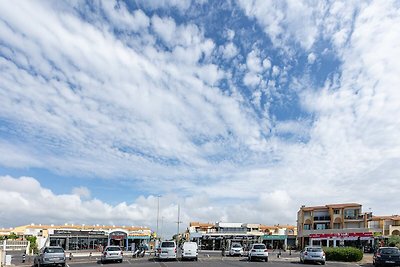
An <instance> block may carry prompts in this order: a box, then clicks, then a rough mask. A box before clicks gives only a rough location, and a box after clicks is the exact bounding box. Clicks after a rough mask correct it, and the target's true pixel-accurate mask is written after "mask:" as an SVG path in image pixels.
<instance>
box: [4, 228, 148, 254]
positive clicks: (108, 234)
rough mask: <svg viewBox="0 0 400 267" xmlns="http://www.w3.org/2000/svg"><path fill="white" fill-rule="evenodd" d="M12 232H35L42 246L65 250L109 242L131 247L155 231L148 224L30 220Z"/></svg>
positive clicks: (91, 247)
mask: <svg viewBox="0 0 400 267" xmlns="http://www.w3.org/2000/svg"><path fill="white" fill-rule="evenodd" d="M11 232H13V233H15V234H17V235H19V236H22V237H25V236H36V237H37V243H38V247H39V249H40V248H42V247H43V246H49V245H50V246H61V247H63V248H64V249H65V250H101V248H102V247H104V246H107V245H117V246H120V247H122V248H123V249H126V250H128V249H129V248H130V247H131V246H132V244H135V246H138V245H139V244H140V243H143V242H144V243H148V242H149V241H150V237H151V234H152V232H151V230H150V229H149V228H147V227H135V226H115V225H113V226H106V225H74V224H65V225H53V224H51V225H42V224H38V225H35V224H30V225H23V226H18V227H15V228H13V229H12V231H11Z"/></svg>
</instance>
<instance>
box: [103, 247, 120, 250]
mask: <svg viewBox="0 0 400 267" xmlns="http://www.w3.org/2000/svg"><path fill="white" fill-rule="evenodd" d="M106 250H107V251H120V250H121V248H120V247H108V248H107V249H106Z"/></svg>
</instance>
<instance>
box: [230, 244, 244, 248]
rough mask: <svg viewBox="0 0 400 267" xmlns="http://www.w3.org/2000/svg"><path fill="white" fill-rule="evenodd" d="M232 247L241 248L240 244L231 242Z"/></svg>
mask: <svg viewBox="0 0 400 267" xmlns="http://www.w3.org/2000/svg"><path fill="white" fill-rule="evenodd" d="M232 247H233V248H241V247H242V246H241V245H240V244H233V245H232Z"/></svg>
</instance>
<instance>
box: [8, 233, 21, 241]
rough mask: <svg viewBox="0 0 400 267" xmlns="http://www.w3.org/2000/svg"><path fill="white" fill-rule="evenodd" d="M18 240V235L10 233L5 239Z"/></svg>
mask: <svg viewBox="0 0 400 267" xmlns="http://www.w3.org/2000/svg"><path fill="white" fill-rule="evenodd" d="M18 238H19V235H17V234H16V233H14V232H11V233H10V234H9V235H8V237H7V239H18Z"/></svg>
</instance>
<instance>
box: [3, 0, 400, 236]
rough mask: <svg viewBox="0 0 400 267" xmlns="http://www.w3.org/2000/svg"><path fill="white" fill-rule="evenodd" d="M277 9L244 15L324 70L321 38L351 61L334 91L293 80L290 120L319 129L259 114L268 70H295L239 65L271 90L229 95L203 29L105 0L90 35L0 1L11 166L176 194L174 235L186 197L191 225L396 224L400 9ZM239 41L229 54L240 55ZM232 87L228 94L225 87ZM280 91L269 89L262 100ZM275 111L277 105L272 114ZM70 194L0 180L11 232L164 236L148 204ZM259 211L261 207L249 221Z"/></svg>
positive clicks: (38, 6)
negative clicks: (375, 218)
mask: <svg viewBox="0 0 400 267" xmlns="http://www.w3.org/2000/svg"><path fill="white" fill-rule="evenodd" d="M282 3H283V2H263V1H261V2H257V1H253V2H247V1H246V2H243V3H242V5H243V7H244V8H245V11H246V14H248V15H249V16H250V17H252V18H255V19H256V20H257V21H258V22H259V23H260V25H261V26H263V28H264V30H265V31H266V32H267V34H268V35H269V36H271V39H272V41H273V42H274V45H275V46H277V47H280V46H284V48H287V46H288V43H290V42H291V41H293V40H295V41H296V42H298V43H300V44H301V46H302V48H303V49H305V50H307V51H308V52H307V54H308V55H309V56H310V55H312V54H310V52H309V51H313V52H312V53H315V56H316V58H315V59H314V60H316V59H317V58H318V60H320V55H319V54H318V52H317V51H315V50H314V49H311V48H313V45H314V44H315V42H316V40H317V39H318V38H320V37H321V38H325V39H324V40H325V41H328V42H332V44H333V46H334V47H333V48H332V50H334V52H335V54H337V56H338V58H339V59H340V61H341V62H343V64H342V65H341V66H340V68H341V69H340V73H337V74H335V75H334V74H332V76H330V77H332V79H330V80H328V81H326V84H325V86H324V88H312V84H311V83H310V82H309V79H307V77H305V78H304V80H303V81H300V82H298V83H299V84H300V85H299V84H297V81H296V80H295V79H293V80H290V79H289V78H288V80H289V81H290V82H291V83H292V86H293V87H294V86H296V88H298V87H301V88H300V89H298V90H294V91H295V92H296V93H298V95H296V96H293V97H294V98H295V97H299V98H300V101H301V103H300V104H301V105H302V106H301V107H296V108H298V109H299V111H300V109H304V110H305V111H307V112H309V113H311V114H312V117H311V118H310V120H311V119H314V118H315V120H314V121H310V122H309V121H308V120H305V122H303V121H301V120H300V121H283V122H282V121H273V122H274V125H275V128H274V129H270V128H269V127H270V125H272V123H271V121H270V120H269V115H271V117H273V115H272V114H268V110H267V111H265V110H263V111H261V112H260V113H262V112H266V113H267V114H266V116H264V117H262V118H260V116H259V114H257V113H256V112H255V111H254V110H253V109H252V108H249V106H250V105H251V104H254V106H256V108H260V107H261V99H262V97H263V96H264V95H262V93H264V91H261V90H264V89H265V88H262V86H264V84H265V81H263V79H262V78H263V77H262V75H263V74H264V72H265V71H266V70H269V69H271V68H272V70H271V72H272V77H279V79H281V77H285V76H288V71H287V68H285V66H284V64H280V62H276V61H277V59H275V58H273V61H274V64H276V65H274V66H273V67H272V64H271V61H270V60H271V59H270V58H268V59H267V58H265V56H264V55H265V53H261V51H258V50H254V51H251V52H250V53H248V54H247V55H244V58H246V64H244V65H243V66H239V67H238V68H243V69H241V70H242V71H243V70H244V71H243V72H245V71H247V72H245V73H243V72H241V73H243V75H244V78H243V79H244V80H243V82H244V83H245V84H247V85H248V86H252V87H256V86H258V87H261V88H252V91H251V96H250V97H249V98H250V99H246V98H245V97H244V96H243V95H241V94H240V92H239V89H237V88H235V85H234V84H233V81H232V80H233V79H232V78H231V77H232V76H233V75H234V74H233V73H225V72H224V71H222V70H221V69H220V68H219V66H218V65H217V63H215V62H214V61H213V60H214V58H212V57H213V54H214V53H215V51H214V50H215V43H214V42H213V40H211V39H208V38H206V37H205V36H204V33H203V30H202V28H201V27H200V26H198V25H195V24H193V23H189V24H180V23H177V22H176V21H175V20H173V19H172V18H169V17H159V16H158V15H153V16H152V17H151V19H149V18H148V17H147V16H146V15H145V13H144V12H142V11H140V10H138V11H135V12H132V13H130V12H129V11H127V10H125V9H124V7H123V5H122V6H121V7H120V8H119V9H114V8H113V6H112V5H111V4H110V3H107V5H110V6H109V7H108V9H107V12H110V14H108V13H107V14H108V15H107V17H106V19H107V20H103V19H102V18H100V17H93V18H91V19H92V20H94V21H93V22H91V23H90V24H89V23H88V22H85V21H82V20H81V19H80V17H79V16H77V15H76V14H75V13H74V12H75V11H71V10H70V9H68V8H67V9H66V10H64V11H63V12H60V11H57V10H56V9H55V8H54V7H52V6H51V5H50V4H45V3H44V2H43V3H42V2H40V3H35V4H31V2H15V3H14V4H13V5H8V4H6V3H5V2H0V17H1V18H2V21H0V36H1V40H2V45H1V46H0V49H1V53H2V54H3V55H5V56H4V57H0V68H1V70H2V71H1V73H0V78H1V79H0V80H1V86H0V98H1V99H2V103H1V105H0V119H1V120H2V123H3V124H2V128H1V131H2V135H1V137H0V162H1V165H2V167H11V168H31V167H34V168H46V169H47V170H48V171H50V172H57V173H61V174H62V175H67V174H70V173H73V174H78V175H81V176H95V177H108V178H110V179H113V178H114V180H113V181H114V182H116V180H117V179H115V178H118V177H128V178H127V179H128V180H129V182H131V183H132V184H134V185H135V186H136V187H135V188H138V191H140V190H142V189H143V190H148V188H152V189H154V190H155V191H162V192H167V193H166V194H165V197H163V198H164V201H163V207H162V216H164V217H165V222H166V224H168V222H169V226H168V227H167V226H166V227H167V228H168V229H175V225H174V223H173V222H174V221H176V213H175V212H176V208H177V203H178V200H181V201H182V202H181V205H182V217H183V218H184V221H185V222H186V223H187V222H188V221H189V220H199V221H217V220H231V221H244V220H246V221H247V222H251V221H253V222H260V223H265V224H274V223H293V224H294V223H295V216H296V215H295V214H296V211H297V209H298V207H299V206H300V205H301V204H306V205H319V204H324V203H337V202H360V203H361V204H363V205H364V208H365V207H371V208H372V210H373V211H374V212H376V213H380V214H385V213H386V214H390V213H393V211H395V210H396V209H397V206H396V205H397V203H396V202H395V201H393V199H396V198H397V197H398V194H399V192H398V189H397V188H399V186H400V184H399V180H398V177H399V175H400V173H399V171H398V168H397V165H396V164H397V162H398V160H399V158H400V149H399V147H400V143H399V142H400V141H399V138H398V133H399V132H400V121H399V118H400V114H399V108H398V103H400V98H399V97H400V95H399V93H398V90H397V88H396V85H397V84H400V80H399V75H398V73H399V69H400V65H399V63H398V62H397V58H399V56H400V52H399V47H398V46H397V43H398V40H400V36H399V31H398V30H397V28H396V26H397V25H399V24H400V21H399V16H397V15H398V13H399V8H398V7H397V6H396V5H395V2H390V1H385V2H382V1H380V2H379V1H377V2H368V3H362V4H357V3H350V4H346V2H337V1H336V2H334V3H332V4H326V5H325V3H322V4H321V3H319V4H318V6H317V7H310V6H308V5H309V3H308V2H300V3H298V2H288V3H287V6H286V3H284V4H282ZM254 4H257V5H258V6H257V5H254ZM154 5H156V4H154ZM166 5H167V4H166ZM177 5H178V4H177ZM264 5H265V6H266V7H267V8H263V7H265V6H264ZM99 8H101V7H99ZM155 8H158V7H155ZM182 8H183V9H184V8H185V7H182ZM307 8H309V9H307ZM318 10H319V11H318ZM355 10H357V12H356V13H354V11H355ZM324 12H326V14H327V15H326V17H322V15H323V14H325V13H324ZM288 14H294V15H293V17H291V16H288ZM118 16H120V17H118ZM303 17H304V20H303ZM353 17H354V18H355V21H353ZM119 20H121V21H120V23H121V24H120V25H119V26H120V27H121V28H119V29H124V30H127V29H129V25H131V23H137V24H136V25H137V27H138V28H137V31H138V33H137V34H139V35H140V36H136V35H135V36H134V37H131V36H130V35H129V34H122V35H120V36H116V35H115V34H114V32H113V31H112V29H114V28H115V27H116V26H118V25H116V23H117V21H119ZM108 21H111V22H110V24H111V25H108ZM150 25H151V26H150ZM135 27H136V26H135ZM135 27H132V31H134V30H136V28H135ZM236 34H237V35H239V32H238V33H236ZM228 36H229V35H228ZM231 36H232V35H231ZM236 37H237V36H236ZM232 38H233V37H232ZM235 39H237V38H235ZM159 40H162V44H161V43H160V41H159ZM228 40H229V39H228ZM229 44H231V43H230V42H228V43H227V45H226V46H225V50H222V51H224V52H222V53H225V52H226V54H225V56H229V55H233V52H235V51H234V49H233V48H234V44H233V43H232V47H231V48H228V46H229ZM163 46H167V47H168V49H163ZM218 49H221V48H220V47H219V48H218ZM230 49H231V50H232V51H230ZM288 49H289V50H290V47H289V48H288ZM219 52H221V50H219ZM263 52H264V51H263ZM307 54H305V56H307ZM262 55H263V56H262ZM294 55H295V54H294ZM241 56H243V55H241ZM310 59H312V56H311V58H310ZM279 66H282V67H279ZM339 74H340V75H339ZM230 75H231V76H230ZM240 77H242V76H240ZM223 78H227V79H228V81H227V82H228V83H229V84H230V85H232V93H230V92H229V93H225V92H222V91H221V90H220V88H218V83H219V82H220V81H221V79H223ZM279 81H280V80H278V79H277V80H274V79H272V80H270V81H269V82H268V89H269V90H271V91H272V90H274V89H275V87H278V85H279V84H278V82H279ZM295 82H296V83H295ZM301 82H303V83H304V84H301ZM279 100H280V99H279ZM279 100H278V101H279ZM250 101H252V102H251V103H250ZM266 101H267V103H265V106H266V107H267V109H268V107H270V105H272V103H270V102H268V99H267V100H266ZM282 102H283V103H282V106H279V107H280V108H281V107H282V109H284V108H286V106H285V104H287V103H286V102H284V101H282ZM291 103H292V102H291ZM304 110H301V111H304ZM285 111H286V110H285ZM290 111H293V112H294V113H296V112H297V110H296V109H293V110H290ZM295 115H297V114H295ZM265 125H267V126H265ZM270 130H271V131H270ZM281 134H282V135H285V134H291V135H294V136H295V137H301V138H300V139H301V140H300V141H296V140H295V141H293V140H287V139H284V138H281V137H280V135H281ZM304 139H305V140H304ZM16 140H18V141H16ZM98 166H102V168H98ZM131 177H135V179H133V178H132V179H131V180H130V178H131ZM38 179H39V178H38ZM76 186H77V189H74V192H73V193H71V194H61V195H58V194H55V193H54V192H52V191H51V190H49V189H48V188H47V187H46V186H43V185H40V184H39V183H38V181H37V180H36V179H34V178H27V177H21V178H12V177H9V176H3V177H1V178H0V215H1V216H0V217H1V218H4V219H3V220H2V222H1V223H9V224H10V225H15V224H21V222H24V220H25V219H26V218H32V220H34V221H35V222H42V223H43V221H42V220H43V218H44V217H45V218H49V220H50V221H51V222H52V221H54V222H56V221H57V222H64V221H66V220H69V221H71V222H72V221H73V222H78V223H85V222H86V223H88V222H90V223H92V222H93V223H97V222H100V223H101V222H104V223H113V222H115V223H116V224H126V223H130V224H131V223H132V222H133V223H134V224H143V225H149V226H151V225H153V227H154V225H155V220H156V219H155V218H156V217H155V216H156V215H155V212H154V209H155V207H156V198H155V197H154V196H148V197H139V198H137V199H134V200H131V202H130V203H119V204H116V205H111V204H108V203H105V202H104V201H101V200H99V199H96V198H94V197H91V195H92V194H93V192H94V191H93V192H92V193H91V192H90V188H87V189H85V188H79V185H76ZM221 188H224V190H221ZM321 188H322V189H326V190H321ZM377 188H379V190H376V189H377ZM171 192H173V193H171ZM337 192H340V194H338V193H337ZM185 196H191V197H185ZM371 196H373V197H371ZM227 200H229V201H230V202H229V204H228V205H227V204H226V202H227ZM10 203H13V204H14V205H10ZM16 203H18V205H16ZM380 203H385V205H384V207H382V205H380ZM196 204H197V205H196ZM254 204H256V205H258V206H260V207H263V208H262V211H261V212H260V211H259V210H249V209H248V206H254ZM275 204H276V205H275ZM14 207H16V208H15V209H16V212H15V210H14ZM189 207H190V208H189ZM11 208H13V209H11ZM93 208H95V209H96V210H99V211H101V212H99V213H93V212H92V211H93ZM60 209H63V210H65V213H60V212H59V210H60ZM99 214H101V216H100V215H99ZM29 220H30V219H29ZM30 222H31V221H29V222H26V223H30ZM168 231H170V232H171V233H173V231H174V230H168Z"/></svg>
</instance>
